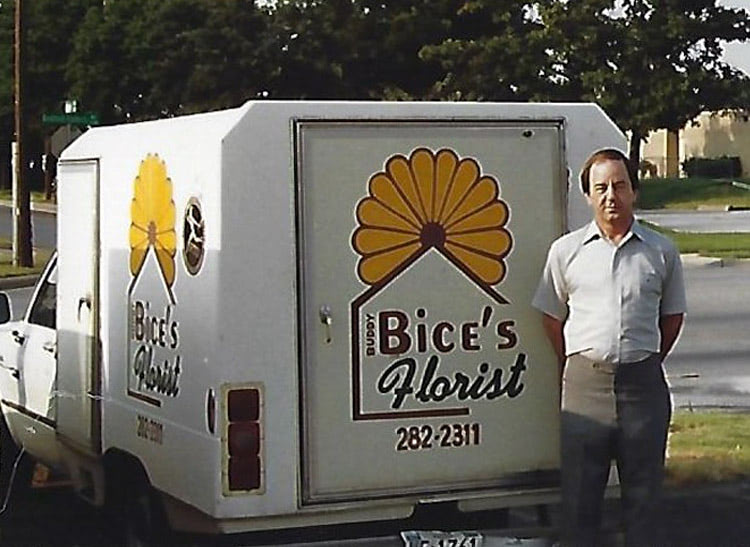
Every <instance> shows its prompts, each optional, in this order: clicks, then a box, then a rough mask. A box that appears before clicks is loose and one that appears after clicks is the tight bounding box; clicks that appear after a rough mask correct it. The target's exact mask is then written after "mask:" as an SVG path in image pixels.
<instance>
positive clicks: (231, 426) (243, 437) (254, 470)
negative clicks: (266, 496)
mask: <svg viewBox="0 0 750 547" xmlns="http://www.w3.org/2000/svg"><path fill="white" fill-rule="evenodd" d="M226 412H227V414H226V424H227V430H226V451H227V460H226V461H227V463H228V469H227V470H226V471H227V475H228V489H229V492H237V491H248V490H259V489H260V488H261V486H262V481H261V478H262V474H263V473H262V472H263V469H262V465H261V448H262V446H261V445H262V440H263V431H262V427H261V422H260V418H261V391H260V389H258V388H256V387H249V388H243V389H232V390H230V391H228V392H227V399H226Z"/></svg>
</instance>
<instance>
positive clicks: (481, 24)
mask: <svg viewBox="0 0 750 547" xmlns="http://www.w3.org/2000/svg"><path fill="white" fill-rule="evenodd" d="M571 3H573V2H571ZM461 4H462V5H461V7H460V8H459V9H458V10H457V11H456V14H455V17H453V18H452V19H451V20H450V31H449V36H448V38H447V39H445V40H443V41H442V42H441V43H440V44H438V45H429V44H427V45H425V46H424V47H423V48H422V50H421V52H420V53H421V57H422V58H423V59H425V60H426V61H435V62H439V63H440V65H441V66H442V68H443V70H444V72H443V75H442V77H441V78H440V80H439V81H438V82H437V83H436V85H435V87H434V95H435V96H436V97H437V98H441V99H453V100H480V101H513V100H516V101H518V100H533V99H540V98H544V97H545V96H547V95H548V94H549V89H550V87H551V86H552V81H551V80H550V79H549V77H548V74H549V73H550V68H549V62H550V58H549V56H548V55H547V53H546V49H547V47H548V45H547V43H546V42H545V41H544V35H543V26H542V24H541V22H540V21H539V20H538V18H537V17H535V15H534V11H533V9H531V8H530V6H529V4H528V3H527V2H523V1H518V0H501V1H500V0H496V1H491V2H490V1H488V0H472V1H465V2H461Z"/></svg>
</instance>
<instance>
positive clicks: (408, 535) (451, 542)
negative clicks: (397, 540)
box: [401, 531, 482, 547]
mask: <svg viewBox="0 0 750 547" xmlns="http://www.w3.org/2000/svg"><path fill="white" fill-rule="evenodd" d="M401 537H402V538H403V540H404V546H405V547H482V534H480V533H479V532H424V531H410V532H401Z"/></svg>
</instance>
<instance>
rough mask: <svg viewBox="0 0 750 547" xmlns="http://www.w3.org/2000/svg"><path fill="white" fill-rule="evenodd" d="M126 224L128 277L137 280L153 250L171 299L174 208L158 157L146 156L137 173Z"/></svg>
mask: <svg viewBox="0 0 750 547" xmlns="http://www.w3.org/2000/svg"><path fill="white" fill-rule="evenodd" d="M130 221H131V224H130V273H131V274H132V275H133V277H134V278H137V277H138V274H140V272H141V268H143V263H144V262H145V261H146V255H147V254H148V251H149V249H153V251H154V253H155V255H156V260H157V262H158V264H159V269H160V270H161V274H162V277H163V278H164V283H165V284H166V286H167V290H168V291H169V293H170V297H171V296H172V294H171V288H172V285H173V283H174V278H175V264H174V256H175V252H176V248H177V234H176V232H175V228H174V225H175V205H174V201H173V200H172V181H171V180H170V179H169V177H167V167H166V165H165V163H164V162H163V161H162V160H161V159H159V156H158V155H151V154H149V155H147V156H146V159H145V160H143V161H142V162H141V165H140V168H139V169H138V176H136V178H135V181H134V183H133V199H132V201H131V202H130Z"/></svg>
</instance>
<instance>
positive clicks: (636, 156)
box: [628, 129, 643, 176]
mask: <svg viewBox="0 0 750 547" xmlns="http://www.w3.org/2000/svg"><path fill="white" fill-rule="evenodd" d="M641 140H643V137H642V134H641V131H640V129H631V131H630V150H629V151H628V156H629V157H630V164H631V165H632V166H633V172H634V173H636V176H638V168H639V167H640V165H641Z"/></svg>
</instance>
